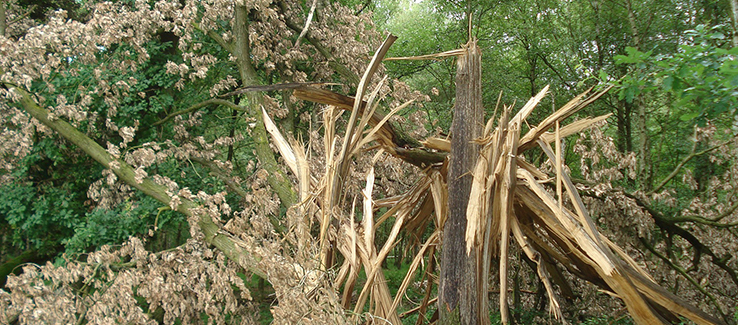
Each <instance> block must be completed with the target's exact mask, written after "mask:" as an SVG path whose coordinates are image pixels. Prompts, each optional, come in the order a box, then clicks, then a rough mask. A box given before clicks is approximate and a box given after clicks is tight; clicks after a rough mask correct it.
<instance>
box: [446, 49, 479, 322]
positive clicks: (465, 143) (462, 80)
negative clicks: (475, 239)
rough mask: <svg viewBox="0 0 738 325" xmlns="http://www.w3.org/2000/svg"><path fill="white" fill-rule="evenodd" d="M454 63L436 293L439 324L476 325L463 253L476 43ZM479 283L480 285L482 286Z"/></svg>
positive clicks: (470, 272) (474, 125)
mask: <svg viewBox="0 0 738 325" xmlns="http://www.w3.org/2000/svg"><path fill="white" fill-rule="evenodd" d="M465 48H466V53H465V54H463V55H461V56H459V57H458V61H457V71H456V105H455V107H454V118H453V122H452V124H451V137H452V140H451V155H450V158H449V159H450V160H449V170H448V176H447V182H448V217H447V219H446V222H445V224H444V226H443V243H442V254H441V274H440V279H439V281H440V284H439V293H438V309H439V316H440V324H478V323H479V321H480V316H481V317H483V318H486V317H487V315H479V313H478V306H479V304H486V303H487V302H486V301H479V299H477V296H476V292H477V286H479V285H481V283H480V282H481V281H479V280H480V279H479V278H480V276H481V275H480V274H478V273H479V270H480V268H478V267H477V261H476V260H477V258H476V252H475V251H474V250H472V251H471V252H470V253H469V254H467V252H466V239H465V236H466V223H467V220H466V207H467V205H468V202H469V192H470V191H471V185H472V175H471V170H472V169H473V168H474V164H475V162H476V160H477V156H478V152H479V150H478V148H477V145H476V144H473V143H472V140H474V139H476V138H477V137H479V135H480V134H481V128H482V119H483V116H482V115H483V107H482V89H481V88H482V86H481V83H482V82H481V80H482V79H481V74H482V67H481V54H480V50H479V47H478V46H477V43H476V40H472V41H470V42H469V43H468V44H467V45H466V46H465ZM483 278H484V279H486V277H483ZM483 281H484V280H483Z"/></svg>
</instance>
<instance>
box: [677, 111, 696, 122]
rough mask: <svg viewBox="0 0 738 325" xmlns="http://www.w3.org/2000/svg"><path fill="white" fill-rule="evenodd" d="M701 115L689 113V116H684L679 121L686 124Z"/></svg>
mask: <svg viewBox="0 0 738 325" xmlns="http://www.w3.org/2000/svg"><path fill="white" fill-rule="evenodd" d="M699 115H700V113H696V112H694V113H687V114H682V116H680V117H679V119H680V120H682V121H685V122H686V121H691V120H693V119H694V118H695V117H697V116H699Z"/></svg>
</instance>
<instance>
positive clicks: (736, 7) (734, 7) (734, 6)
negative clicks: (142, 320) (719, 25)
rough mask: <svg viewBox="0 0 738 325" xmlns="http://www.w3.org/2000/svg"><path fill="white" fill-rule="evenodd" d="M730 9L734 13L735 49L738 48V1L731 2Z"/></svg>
mask: <svg viewBox="0 0 738 325" xmlns="http://www.w3.org/2000/svg"><path fill="white" fill-rule="evenodd" d="M730 9H731V11H732V12H733V15H732V16H733V47H738V0H730Z"/></svg>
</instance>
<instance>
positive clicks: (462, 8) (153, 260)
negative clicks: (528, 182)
mask: <svg viewBox="0 0 738 325" xmlns="http://www.w3.org/2000/svg"><path fill="white" fill-rule="evenodd" d="M470 16H471V21H472V24H471V25H470V24H469V17H470ZM737 30H738V3H736V1H735V0H701V1H678V0H671V1H662V0H655V1H641V2H636V1H630V0H607V1H602V0H588V1H548V0H522V1H461V0H459V1H435V0H425V1H405V0H361V1H358V0H357V1H353V0H338V1H333V0H315V1H312V0H308V1H290V0H275V1H272V0H243V1H236V2H232V1H226V0H203V1H194V0H181V1H164V0H162V1H155V0H149V1H147V0H138V1H129V0H124V1H113V2H102V1H95V0H89V1H71V0H2V1H0V119H1V121H2V123H3V126H2V130H1V131H0V139H2V140H1V141H0V156H2V161H0V261H1V262H2V263H3V264H2V265H0V284H2V285H3V286H4V287H3V289H2V291H0V310H2V311H0V323H24V324H34V323H39V322H48V323H78V324H83V323H85V322H90V323H152V324H155V323H167V324H174V323H183V324H187V323H200V322H202V323H268V322H271V321H275V322H277V323H297V322H302V323H311V322H315V323H317V324H322V323H339V322H354V323H355V322H361V321H366V322H378V323H379V322H381V321H380V320H377V319H376V318H373V316H372V313H373V309H372V308H373V307H372V304H371V303H367V304H366V306H364V305H363V304H360V306H359V307H356V309H354V304H357V300H360V299H361V298H357V296H360V295H359V292H360V291H361V288H362V286H363V284H364V282H365V281H366V278H367V275H366V274H365V273H366V272H364V271H362V272H361V273H358V274H357V275H356V277H357V279H358V280H357V281H358V282H357V285H356V288H336V287H334V285H333V282H334V280H335V279H336V277H339V276H340V275H341V273H340V272H341V271H340V268H339V267H340V266H341V263H342V262H343V261H342V260H341V257H340V254H335V256H337V257H336V258H338V260H337V261H332V263H334V264H335V265H336V267H335V268H334V269H329V270H321V272H320V273H319V274H318V273H316V272H314V270H316V269H320V267H319V266H320V265H325V263H326V261H320V260H316V259H315V256H316V252H318V251H320V250H321V249H322V248H321V247H320V246H319V245H318V241H321V242H322V240H317V239H321V238H323V237H322V234H323V232H324V231H325V232H328V233H330V231H331V230H330V229H329V228H330V227H329V226H328V224H325V223H324V224H321V223H320V222H318V221H311V220H308V219H309V218H310V217H309V218H308V219H300V218H301V217H299V216H298V212H296V211H297V210H298V209H297V208H296V207H298V206H300V202H304V199H305V197H304V196H301V191H302V190H301V189H299V188H297V187H296V185H295V184H297V183H299V182H300V180H299V179H298V178H299V177H300V175H297V174H295V173H294V172H293V171H292V170H291V169H290V168H288V167H287V165H288V163H286V162H285V159H284V158H282V157H281V155H279V154H278V152H277V150H276V149H277V148H276V145H275V144H273V143H272V140H271V134H270V132H269V131H268V130H267V127H268V125H265V123H264V119H263V116H262V115H263V114H264V113H266V114H267V115H268V116H270V117H271V118H272V119H273V120H274V122H275V124H276V126H277V128H278V129H279V130H280V132H281V133H282V134H284V135H285V136H286V137H287V138H289V139H295V141H293V143H299V144H298V146H301V147H302V148H304V149H305V150H306V152H307V157H306V160H307V161H309V164H310V165H309V166H308V169H309V170H310V171H311V173H314V172H317V173H319V171H320V170H322V168H325V166H328V165H329V163H330V159H329V158H330V157H332V156H331V155H330V154H328V153H326V151H325V148H330V145H327V146H324V145H323V144H324V142H325V143H330V141H331V140H325V139H334V136H335V139H340V137H341V135H340V134H339V135H332V134H329V132H328V131H326V130H327V129H326V126H325V125H326V122H325V121H326V119H324V115H325V114H326V112H333V111H332V110H329V109H328V108H327V106H326V105H322V104H317V103H312V102H308V101H303V100H300V99H298V98H296V97H295V95H294V94H293V93H292V90H290V89H270V88H265V89H262V90H264V91H246V92H244V91H236V90H237V89H243V88H244V87H249V86H263V85H274V84H282V83H307V82H318V83H323V84H322V85H316V86H320V87H323V88H325V89H330V90H332V91H334V92H337V93H341V94H345V95H352V96H353V95H354V94H355V93H356V91H357V88H359V84H360V76H361V75H362V74H363V72H364V69H366V67H367V65H368V64H369V61H370V60H371V58H372V55H373V53H374V50H375V49H376V48H377V47H378V46H379V44H380V43H381V41H382V39H383V37H384V35H385V33H386V32H391V33H392V34H394V35H396V36H398V40H397V41H396V43H395V44H394V45H393V46H392V47H391V48H390V51H389V53H388V55H387V56H388V57H407V56H419V55H426V54H433V53H438V52H444V51H449V50H453V49H457V48H459V46H460V45H461V44H464V43H466V41H467V40H468V39H469V37H470V33H471V36H473V37H476V38H477V39H478V44H479V47H480V48H481V49H482V68H483V70H482V78H483V79H482V82H483V100H484V107H485V120H486V118H489V117H491V116H492V115H493V114H494V111H495V103H497V102H498V101H499V102H502V103H506V104H508V105H512V107H513V112H514V111H515V110H517V109H519V108H520V107H521V106H522V105H523V104H524V103H525V102H526V101H527V100H528V98H530V97H532V96H534V95H536V94H537V93H538V92H539V91H540V90H541V89H543V88H544V87H545V86H547V85H549V86H550V88H549V94H548V96H547V97H545V98H544V99H543V101H542V102H541V104H540V105H539V108H538V109H537V110H536V111H534V112H533V114H532V116H531V117H530V118H529V121H530V123H531V125H533V124H535V123H538V122H539V121H540V120H542V119H543V118H544V117H546V116H548V115H549V114H550V113H551V112H552V111H553V108H554V107H559V106H561V105H562V104H563V103H566V102H567V101H569V99H571V98H572V97H574V96H576V95H578V94H580V93H581V92H583V91H585V90H586V89H588V88H590V87H597V88H596V89H602V88H604V86H605V85H614V88H613V89H612V90H610V91H609V92H608V93H607V94H605V95H604V96H603V97H601V98H600V99H598V100H597V101H595V102H594V103H592V104H590V105H589V106H587V107H586V108H585V109H583V110H582V111H580V112H579V113H577V115H576V116H575V117H572V118H570V119H571V120H575V119H578V118H583V117H586V116H600V115H604V114H608V113H611V114H612V116H611V117H609V118H608V119H607V123H606V124H604V123H602V124H599V125H598V126H597V127H595V128H592V129H590V130H588V131H586V132H582V133H581V134H578V135H574V136H570V137H567V138H565V139H564V140H565V141H564V143H563V145H562V147H563V152H564V160H565V162H566V165H567V167H568V169H569V172H570V173H571V175H572V177H573V179H574V181H575V183H576V185H577V188H578V189H579V191H580V193H581V195H582V196H583V198H584V200H585V203H586V204H587V207H588V209H589V211H590V214H591V216H592V218H593V219H594V220H595V222H596V224H597V226H598V228H599V229H600V231H601V232H602V233H603V234H605V235H606V236H607V237H608V238H610V239H611V240H612V241H614V242H616V243H618V245H620V246H621V247H623V248H624V249H625V251H626V252H627V253H628V254H629V255H630V256H631V257H633V259H635V260H636V261H637V262H638V263H639V265H641V266H642V267H643V268H645V269H646V270H647V271H648V272H649V273H650V274H651V275H652V276H653V277H654V279H655V280H656V282H657V283H659V284H661V285H662V286H663V287H665V288H667V289H668V290H670V291H671V292H673V293H675V294H676V295H678V296H680V297H682V298H684V299H685V300H687V301H689V302H690V303H691V304H693V305H694V306H697V307H698V308H700V309H702V310H704V311H706V312H708V313H710V314H712V315H714V316H715V317H717V318H718V319H720V320H721V321H723V322H725V323H731V324H735V323H738V307H736V306H738V257H737V256H734V255H735V254H736V253H735V252H736V251H738V160H737V158H738V140H736V137H737V136H738V114H737V112H736V107H738V33H737V32H736V31H737ZM303 32H304V33H303ZM379 74H382V75H386V76H387V77H388V79H386V80H383V79H382V78H381V76H380V77H376V78H374V79H372V84H373V85H376V88H373V89H376V92H377V98H380V97H381V98H383V100H382V104H381V107H382V109H384V110H386V111H387V112H389V111H390V110H392V109H394V108H396V107H399V106H401V105H403V103H406V102H407V101H408V100H414V101H413V102H412V103H411V104H409V105H407V106H405V107H403V108H402V109H401V110H400V111H399V112H398V113H397V114H396V115H394V116H393V117H392V118H391V119H390V122H391V123H392V125H393V126H394V127H395V128H396V129H398V130H400V131H401V133H402V134H404V136H405V137H407V138H403V141H406V142H407V143H408V144H407V147H408V148H415V147H416V146H417V144H416V142H413V141H412V139H415V140H424V139H426V138H428V137H431V136H434V137H440V138H443V137H445V136H446V135H447V133H448V130H449V127H450V126H451V120H452V115H453V106H454V98H455V79H454V78H455V75H456V63H455V62H454V60H453V59H438V60H418V61H385V62H384V65H383V66H382V67H381V68H380V69H379ZM234 91H235V92H234ZM262 108H263V111H262ZM549 108H550V109H549ZM40 117H41V118H40ZM44 119H45V120H44ZM348 119H349V117H348V113H347V114H344V116H342V117H340V118H338V122H337V124H338V126H337V130H338V131H339V133H340V132H342V131H343V130H345V129H347V128H348V126H346V125H347V124H346V123H347V120H348ZM56 121H66V122H68V124H67V125H69V126H71V127H73V128H75V129H76V130H78V131H79V132H78V134H77V133H73V132H71V131H69V132H71V133H69V134H70V135H68V136H65V135H62V133H63V132H62V131H59V130H57V129H55V128H53V127H51V126H50V125H52V124H54V123H55V122H56ZM528 127H530V126H528ZM72 139H77V140H78V141H79V142H74V141H75V140H72ZM88 140H90V141H88ZM85 141H87V142H85ZM93 143H94V144H93ZM338 143H339V144H338V146H339V147H340V141H338ZM87 145H89V147H86V146H87ZM95 146H97V147H95ZM98 149H99V150H98ZM372 150H373V148H371V145H368V146H366V147H364V151H362V154H361V155H357V157H355V158H353V160H351V161H352V165H351V166H350V168H349V172H348V174H347V175H349V176H350V178H348V179H346V180H344V182H343V183H344V187H343V191H341V193H342V194H341V195H343V196H342V197H339V198H337V199H336V200H339V201H341V202H344V203H345V205H341V207H342V209H343V210H341V211H342V212H341V213H343V214H345V215H350V216H355V218H356V219H357V222H358V221H360V220H362V219H361V218H362V215H363V214H361V213H359V212H355V211H358V210H361V203H360V202H361V200H362V196H361V195H362V194H361V193H362V189H363V188H364V187H365V185H366V184H365V181H366V173H367V171H368V170H369V166H374V167H373V168H374V169H375V173H376V178H375V182H376V183H375V184H374V196H375V197H376V198H377V200H378V202H386V203H387V204H386V205H385V206H380V205H381V204H379V203H377V207H376V209H377V211H379V212H381V213H384V212H387V211H389V210H390V209H391V206H392V205H391V202H393V201H392V200H391V199H392V198H395V197H397V196H398V195H401V194H402V193H405V192H407V191H409V190H411V189H412V188H413V187H414V186H415V184H416V183H417V182H419V180H421V179H422V178H423V173H422V169H421V168H419V167H416V166H413V165H410V164H407V163H406V162H403V161H402V160H400V159H397V158H396V157H393V156H391V155H388V154H383V155H377V156H376V157H375V153H376V151H372ZM525 159H526V160H527V161H529V162H532V163H535V164H536V165H542V166H549V168H551V164H550V162H549V163H548V165H546V164H547V163H546V160H547V158H546V157H545V155H544V154H543V153H542V152H541V151H540V150H539V151H535V150H531V151H529V152H526V154H525ZM122 170H124V171H125V173H124V172H120V171H122ZM549 172H553V171H552V170H549ZM122 173H123V174H122ZM313 181H314V182H315V181H317V180H313ZM307 182H308V183H310V181H309V180H308V181H307ZM382 199H385V201H381V200H382ZM357 200H358V201H357ZM352 202H353V205H352ZM352 207H354V208H352ZM190 208H194V209H193V210H191V211H195V212H190V210H189V209H190ZM379 212H378V213H379ZM203 216H206V217H207V218H205V217H203ZM396 218H397V217H396V216H389V217H388V220H396ZM203 220H205V221H203ZM430 223H431V224H432V223H433V222H430ZM324 225H325V227H326V229H323V226H324ZM332 225H334V226H335V225H336V224H332ZM422 226H423V227H420V228H414V229H413V230H412V231H411V230H405V229H404V228H403V230H402V231H400V232H399V233H397V234H394V235H393V232H392V230H393V228H392V225H391V224H390V222H386V223H382V224H380V225H378V226H377V228H376V232H375V235H374V236H375V238H374V239H373V240H374V242H375V243H376V245H377V247H382V246H383V245H384V244H385V242H387V241H388V238H392V239H393V240H397V241H398V243H399V244H398V245H395V246H392V248H391V251H389V254H388V255H389V257H388V258H387V259H386V260H383V261H381V262H382V264H381V273H382V274H383V276H384V278H385V279H386V282H387V285H388V287H389V289H390V291H391V292H392V293H395V292H397V290H398V288H400V287H401V285H402V283H403V280H404V279H405V277H406V273H407V272H408V270H411V273H412V270H413V269H412V268H411V264H412V262H413V258H414V257H415V256H416V254H418V253H419V251H421V250H422V251H423V252H425V253H424V254H425V255H421V256H422V259H421V260H422V265H421V266H420V267H419V268H417V269H415V270H416V274H415V275H411V277H410V279H411V280H412V281H411V283H410V285H409V287H408V288H407V289H406V291H405V293H404V294H403V295H402V298H401V299H400V301H401V302H400V305H399V307H398V309H397V312H398V313H399V314H400V316H401V317H400V318H401V319H402V322H403V323H405V324H416V323H426V322H427V321H428V320H430V319H433V314H434V311H435V306H434V305H432V304H430V305H427V306H429V308H428V309H425V308H422V309H421V310H420V311H418V310H417V309H414V308H415V307H416V306H418V305H422V306H426V305H424V304H422V303H421V301H423V300H425V301H426V302H427V301H428V299H427V297H426V296H429V295H430V296H432V295H434V294H435V291H434V290H435V289H434V287H433V285H432V282H433V281H434V276H433V275H434V274H437V272H438V270H437V268H438V266H437V263H438V261H437V259H438V256H440V253H439V251H438V250H434V251H432V252H433V253H430V254H429V253H428V252H427V251H426V250H425V248H423V244H424V243H426V242H428V241H429V238H430V237H431V236H433V231H432V230H427V229H431V228H433V227H432V226H429V225H428V224H422ZM336 227H337V226H336ZM331 229H332V228H331ZM335 231H337V230H335V229H334V232H335ZM302 232H304V233H305V234H308V235H310V236H312V237H310V238H313V239H316V240H315V241H314V242H311V241H310V240H307V241H305V238H302V237H300V236H301V235H300V233H302ZM393 236H395V237H393ZM224 247H225V248H226V249H224ZM388 247H389V246H388ZM439 249H440V247H439ZM511 254H512V255H513V257H514V260H515V261H517V262H516V263H513V264H511V269H510V281H511V283H510V286H509V288H510V290H511V292H512V294H511V299H510V302H509V303H510V308H511V310H512V314H513V318H514V320H515V321H516V322H519V323H523V324H526V323H531V322H547V321H550V320H551V319H552V318H551V316H550V315H549V314H548V313H547V311H546V308H547V307H546V300H545V299H544V297H545V296H546V293H545V290H544V289H543V286H542V284H541V282H540V280H539V279H538V277H537V276H536V272H535V269H534V268H532V266H531V263H530V261H529V260H527V259H526V257H525V256H524V254H522V253H521V252H520V251H515V250H513V251H512V253H511ZM316 265H317V266H316ZM493 273H494V270H493ZM13 274H17V275H18V276H14V275H13ZM571 281H573V285H572V287H571V288H569V289H566V288H559V289H558V290H559V292H558V293H559V294H561V295H563V296H566V297H568V298H567V299H565V300H563V301H565V303H564V304H563V306H562V310H563V312H564V317H565V319H566V320H567V321H569V322H571V323H591V324H612V323H618V324H629V323H632V320H631V319H630V318H629V316H628V314H627V311H626V309H625V307H624V306H623V304H622V303H621V302H620V301H619V300H618V299H616V298H612V297H610V296H609V295H607V294H606V293H604V292H602V291H598V290H597V288H596V287H594V286H593V285H591V284H587V283H584V282H583V281H578V280H576V279H575V278H574V277H572V279H571ZM203 283H205V284H203ZM306 283H309V284H306ZM429 283H431V284H430V285H429ZM498 289H499V288H498ZM341 290H345V291H353V298H351V297H352V295H349V296H348V297H349V299H348V300H346V299H344V300H343V301H342V300H341V297H340V295H341V292H344V291H341ZM494 290H495V288H494V287H492V288H491V292H490V297H493V296H495V295H499V291H497V293H495V291H494ZM568 290H571V292H568ZM490 301H491V302H492V303H493V304H494V301H495V300H494V299H490ZM346 304H348V306H346ZM490 309H491V310H492V312H493V314H492V315H490V319H491V321H492V322H493V323H494V322H498V321H499V319H500V316H499V313H495V312H496V311H497V307H495V308H490ZM352 310H353V311H352ZM405 312H407V313H405Z"/></svg>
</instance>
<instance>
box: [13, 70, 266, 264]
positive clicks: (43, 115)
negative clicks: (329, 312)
mask: <svg viewBox="0 0 738 325" xmlns="http://www.w3.org/2000/svg"><path fill="white" fill-rule="evenodd" d="M5 86H6V87H7V88H8V90H9V91H11V92H15V93H17V94H19V95H20V97H21V99H20V101H19V104H20V106H21V108H22V109H24V110H25V111H26V112H28V114H30V115H31V116H33V117H34V118H35V119H37V120H38V121H39V122H41V123H42V124H44V125H45V126H47V127H49V128H51V129H52V130H54V131H56V132H57V133H58V134H59V135H61V136H62V137H63V138H65V139H66V140H68V141H69V142H71V143H73V144H75V145H76V146H78V147H79V148H80V149H81V150H82V151H84V152H85V153H86V154H87V155H88V156H90V157H91V158H92V159H94V160H95V161H97V162H98V163H100V164H101V165H102V166H103V167H105V168H108V169H110V170H111V171H113V173H115V175H116V176H118V178H119V179H120V180H122V181H123V182H125V183H127V184H128V185H130V186H131V187H134V188H136V189H138V190H140V191H141V192H143V193H144V194H146V195H148V196H150V197H152V198H154V199H155V200H157V201H159V202H161V203H162V204H165V205H167V206H169V205H170V204H171V200H172V199H171V197H170V196H169V195H168V194H167V193H166V191H167V189H166V187H165V186H163V185H160V184H157V183H155V182H154V181H153V180H152V179H151V178H149V177H147V178H145V179H143V181H140V182H139V181H137V180H136V177H135V171H134V169H133V167H131V166H130V165H128V164H127V163H125V161H123V160H122V159H117V158H115V157H113V156H112V155H111V154H110V153H108V152H107V151H106V150H105V149H104V148H103V147H102V146H100V145H99V144H98V143H97V142H95V141H93V140H92V139H90V138H89V137H87V136H86V135H85V134H84V133H82V132H80V131H79V130H77V129H76V128H75V127H73V126H72V125H71V124H69V123H67V122H66V121H64V120H62V119H58V118H56V119H51V118H49V112H48V111H47V110H45V109H43V108H41V107H40V106H39V105H38V104H36V102H35V101H34V100H33V99H32V98H31V95H30V94H29V93H28V92H26V91H25V90H23V89H20V88H17V87H14V86H12V85H9V84H5ZM180 201H181V203H180V204H179V205H177V206H176V209H175V210H177V211H178V212H180V213H182V214H184V215H186V216H187V217H191V218H194V219H195V220H197V223H198V225H199V226H200V229H201V230H202V232H203V233H204V234H205V241H207V242H208V243H209V244H211V245H213V246H215V247H217V248H218V249H220V250H221V251H222V252H223V253H224V254H225V255H226V256H227V257H228V258H230V259H232V260H234V261H235V262H237V263H238V264H239V265H241V267H243V268H244V269H247V270H249V271H251V272H253V273H254V274H256V275H258V276H260V277H263V278H266V273H264V272H263V271H261V270H260V269H258V268H257V267H256V265H257V264H258V261H259V260H260V259H259V258H258V257H255V256H253V255H251V254H250V253H249V252H247V251H245V250H243V249H242V248H241V247H239V246H238V245H237V244H236V242H235V241H234V240H233V239H232V238H231V237H230V236H229V235H228V234H227V233H225V232H223V231H221V229H220V227H219V226H218V225H217V224H216V223H215V222H213V220H212V219H211V218H210V217H209V216H208V215H202V214H195V213H194V212H193V209H195V208H198V207H199V205H198V204H197V203H195V202H193V201H191V200H187V199H185V198H180Z"/></svg>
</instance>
